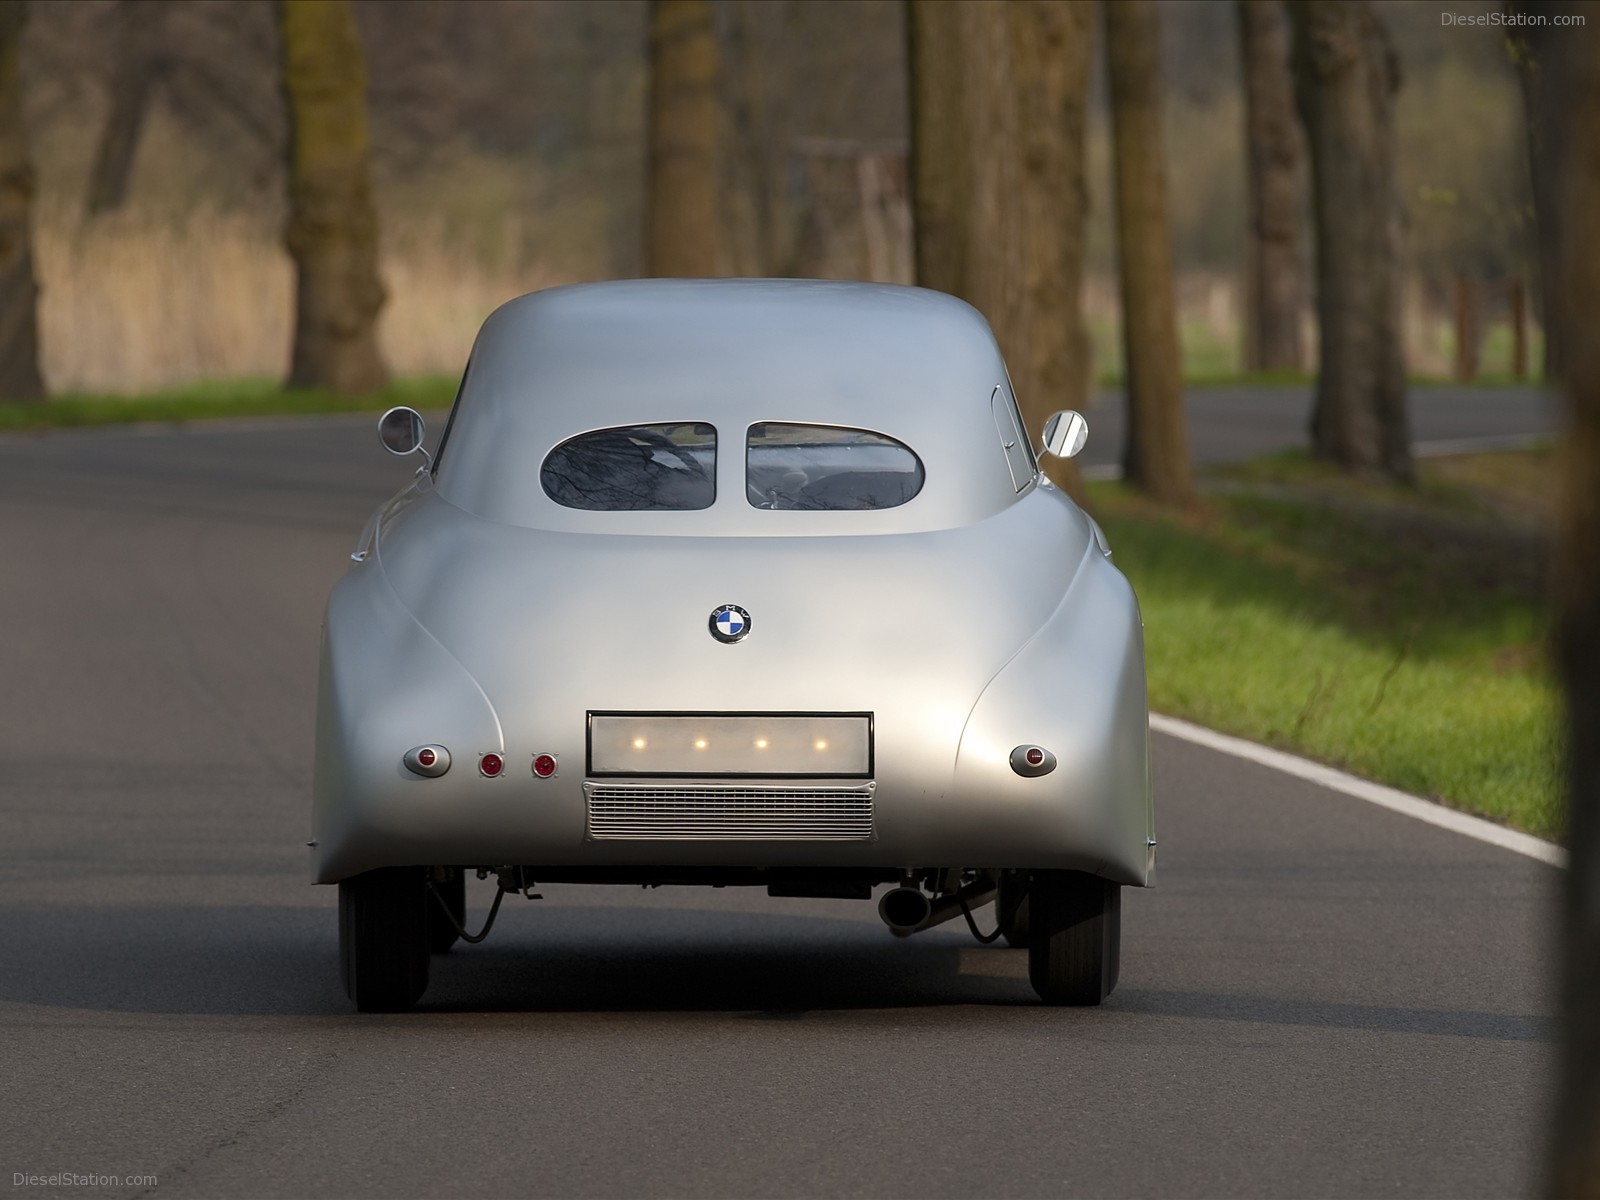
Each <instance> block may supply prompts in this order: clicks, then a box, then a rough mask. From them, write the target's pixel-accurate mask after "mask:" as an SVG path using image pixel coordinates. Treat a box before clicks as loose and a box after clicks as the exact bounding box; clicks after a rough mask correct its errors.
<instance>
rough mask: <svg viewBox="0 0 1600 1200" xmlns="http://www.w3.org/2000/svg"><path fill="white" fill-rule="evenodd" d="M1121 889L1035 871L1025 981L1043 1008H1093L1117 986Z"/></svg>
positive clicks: (1093, 878) (1072, 874)
mask: <svg viewBox="0 0 1600 1200" xmlns="http://www.w3.org/2000/svg"><path fill="white" fill-rule="evenodd" d="M1121 944H1122V888H1121V886H1120V885H1119V884H1115V883H1112V882H1111V881H1110V880H1107V879H1101V878H1100V877H1099V876H1097V875H1086V874H1084V873H1083V872H1082V871H1035V872H1033V879H1032V882H1031V883H1030V885H1029V887H1028V979H1029V981H1030V982H1031V983H1032V984H1033V990H1034V991H1036V992H1038V993H1039V998H1040V999H1041V1000H1043V1001H1044V1002H1045V1003H1046V1004H1074V1005H1089V1004H1099V1003H1100V1002H1101V1001H1102V1000H1104V999H1105V998H1106V997H1107V996H1109V995H1110V994H1111V989H1112V988H1114V987H1116V986H1117V959H1118V956H1119V953H1120V950H1121Z"/></svg>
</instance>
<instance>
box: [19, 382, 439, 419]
mask: <svg viewBox="0 0 1600 1200" xmlns="http://www.w3.org/2000/svg"><path fill="white" fill-rule="evenodd" d="M456 383H457V380H456V378H455V377H454V376H446V375H424V376H417V377H414V378H409V379H397V380H395V381H394V382H393V383H391V384H390V385H389V386H388V387H386V388H384V389H383V390H382V391H381V392H375V393H373V394H371V395H367V396H341V395H337V394H336V393H333V392H327V391H321V390H319V389H304V390H295V391H287V390H285V389H284V388H283V387H282V386H281V385H280V384H278V383H277V382H276V381H274V380H269V379H234V380H223V381H220V382H216V383H203V384H195V385H193V386H191V387H184V388H175V389H173V390H172V391H166V392H154V393H150V394H148V395H143V396H72V395H68V396H57V397H52V398H51V399H49V400H47V401H45V402H44V403H42V404H0V432H9V431H18V430H29V429H49V428H60V427H63V426H80V425H117V424H128V423H133V422H140V421H201V420H209V419H212V418H216V417H264V416H291V415H295V414H302V413H335V412H367V411H382V410H383V409H386V408H392V407H393V406H394V405H396V404H409V405H411V406H412V407H413V408H444V407H448V406H449V404H450V400H451V397H452V396H454V394H455V389H456Z"/></svg>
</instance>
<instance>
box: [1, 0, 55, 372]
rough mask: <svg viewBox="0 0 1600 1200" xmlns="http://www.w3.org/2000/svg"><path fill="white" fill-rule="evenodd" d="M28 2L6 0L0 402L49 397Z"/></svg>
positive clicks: (3, 18)
mask: <svg viewBox="0 0 1600 1200" xmlns="http://www.w3.org/2000/svg"><path fill="white" fill-rule="evenodd" d="M27 17H28V9H27V5H26V3H25V0H0V401H3V402H10V403H19V402H22V403H25V402H29V401H37V400H43V399H44V380H43V379H42V378H41V377H40V374H39V317H38V308H39V285H38V283H37V282H36V280H35V276H34V272H33V229H32V214H33V191H34V180H33V164H32V163H31V162H30V161H29V158H28V136H27V128H26V125H25V123H24V117H23V111H22V54H21V50H22V30H23V26H24V25H25V24H26V22H27Z"/></svg>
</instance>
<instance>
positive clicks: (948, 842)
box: [312, 770, 1148, 884]
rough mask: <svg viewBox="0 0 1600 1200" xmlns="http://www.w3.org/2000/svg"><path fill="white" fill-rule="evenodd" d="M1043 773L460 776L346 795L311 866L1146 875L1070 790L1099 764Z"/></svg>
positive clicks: (1135, 846) (1140, 860) (342, 869)
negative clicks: (970, 779) (920, 779)
mask: <svg viewBox="0 0 1600 1200" xmlns="http://www.w3.org/2000/svg"><path fill="white" fill-rule="evenodd" d="M454 773H455V772H452V774H454ZM1056 774H1057V775H1058V776H1059V777H1050V776H1047V777H1045V778H1042V779H1028V780H1023V779H1018V780H1016V781H1015V782H1016V784H1017V785H1018V786H1015V787H1008V788H1006V789H1004V790H1003V791H1002V790H1001V789H995V790H994V791H993V792H989V793H988V794H984V795H962V794H959V793H957V792H956V791H954V790H945V791H942V792H932V791H930V790H928V789H926V788H923V787H912V786H899V787H896V786H894V785H893V784H885V783H880V782H878V781H871V782H870V783H869V782H866V781H862V780H854V779H851V780H817V779H806V780H791V781H766V780H764V781H760V782H751V783H729V782H728V781H726V780H682V779H671V780H658V781H636V780H630V781H628V782H627V783H626V784H625V785H619V784H618V783H617V781H613V780H584V779H581V778H578V779H572V780H566V779H561V778H555V779H534V778H528V779H510V778H502V779H484V778H481V777H474V776H473V775H469V774H468V773H467V772H461V776H462V778H460V779H458V780H454V781H452V780H448V779H421V778H419V779H417V780H416V781H415V783H411V782H409V781H407V782H406V783H405V784H404V785H403V786H397V787H393V788H389V789H385V790H384V791H383V792H382V793H374V794H369V795H367V796H365V797H351V796H348V795H347V796H346V798H345V803H343V804H341V805H340V806H339V808H338V810H337V811H336V812H334V813H331V814H330V818H331V819H330V820H329V821H327V822H325V824H324V827H323V828H320V829H319V830H318V837H317V839H316V844H315V845H314V846H313V848H312V849H313V855H314V862H313V867H312V874H313V878H314V879H315V880H316V881H317V882H320V883H329V882H334V881H336V880H338V879H341V878H345V877H347V876H350V875H354V874H357V873H360V872H362V871H367V870H371V869H373V868H376V867H384V866H402V865H452V866H474V867H479V866H481V867H498V866H502V865H511V864H515V865H520V866H528V867H535V868H537V867H539V866H545V867H550V868H562V869H563V873H564V874H566V875H568V876H569V877H570V876H571V874H572V871H573V870H575V869H576V870H580V871H581V869H583V868H594V869H595V871H596V877H597V878H599V877H602V876H604V875H606V874H607V873H608V872H610V871H612V869H614V868H620V867H641V868H645V867H649V868H668V867H690V868H702V867H705V868H710V867H730V868H768V867H780V868H817V869H830V868H882V869H885V870H901V869H906V868H918V867H925V866H973V867H1032V868H1046V867H1059V868H1073V869H1078V870H1085V871H1091V872H1094V873H1096V874H1101V875H1105V876H1106V877H1107V878H1112V879H1116V880H1117V881H1118V882H1121V883H1130V884H1143V883H1145V882H1146V878H1147V865H1148V847H1147V845H1144V844H1140V843H1141V842H1142V841H1143V839H1141V838H1138V837H1130V836H1129V834H1128V829H1127V825H1128V823H1127V821H1126V820H1124V819H1123V816H1122V813H1121V812H1120V811H1118V810H1119V809H1120V806H1121V802H1120V801H1119V800H1118V799H1117V798H1115V797H1108V796H1106V795H1104V794H1103V793H1102V794H1096V793H1095V792H1094V791H1091V790H1088V789H1087V788H1085V789H1079V788H1077V787H1075V786H1074V780H1075V779H1082V780H1086V781H1092V780H1094V779H1096V778H1098V777H1099V776H1100V772H1097V771H1083V772H1072V771H1067V770H1063V771H1059V772H1057V773H1056ZM451 784H453V785H454V786H450V785H451ZM996 793H999V794H996ZM619 794H620V796H621V799H620V801H619V800H618V799H617V797H618V796H619ZM619 813H620V814H621V815H620V816H619V815H618V814H619Z"/></svg>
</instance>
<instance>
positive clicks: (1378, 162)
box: [1290, 0, 1415, 481]
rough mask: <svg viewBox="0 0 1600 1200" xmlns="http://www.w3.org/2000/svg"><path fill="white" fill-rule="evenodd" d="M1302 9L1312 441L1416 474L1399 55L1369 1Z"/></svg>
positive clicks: (1351, 464)
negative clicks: (1311, 280)
mask: <svg viewBox="0 0 1600 1200" xmlns="http://www.w3.org/2000/svg"><path fill="white" fill-rule="evenodd" d="M1290 15H1291V17H1292V19H1293V24H1294V57H1293V61H1294V73H1295V91H1296V97H1297V100H1298V102H1299V108H1300V115H1301V119H1302V120H1303V121H1304V123H1305V129H1306V142H1307V145H1308V146H1309V148H1310V151H1311V181H1312V207H1313V212H1314V215H1315V227H1316V242H1317V258H1316V261H1317V274H1316V278H1317V326H1318V330H1319V332H1320V335H1321V340H1320V361H1319V362H1318V365H1317V393H1316V407H1315V409H1314V411H1313V414H1312V421H1311V444H1312V449H1313V451H1314V452H1315V453H1316V454H1317V455H1318V456H1319V457H1321V458H1325V459H1328V460H1330V461H1332V462H1335V463H1338V464H1339V465H1340V466H1342V467H1344V468H1345V469H1346V470H1349V471H1355V472H1368V473H1381V474H1384V475H1387V476H1389V477H1391V478H1393V479H1397V480H1402V481H1409V480H1411V479H1412V478H1414V475H1415V472H1414V468H1413V465H1412V461H1411V435H1410V423H1409V420H1408V417H1407V413H1406V381H1405V364H1404V360H1403V357H1402V349H1401V330H1400V207H1399V190H1398V187H1397V185H1396V182H1395V130H1394V96H1395V92H1396V91H1397V90H1398V89H1399V86H1400V68H1399V63H1398V60H1397V59H1396V57H1395V54H1394V50H1393V47H1392V46H1391V45H1390V43H1389V38H1388V35H1387V34H1386V32H1385V31H1384V27H1383V23H1382V22H1381V21H1380V20H1379V19H1378V15H1377V13H1376V12H1374V11H1373V8H1372V6H1371V5H1370V4H1369V3H1367V0H1296V2H1295V3H1294V4H1293V5H1292V6H1291V8H1290Z"/></svg>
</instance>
